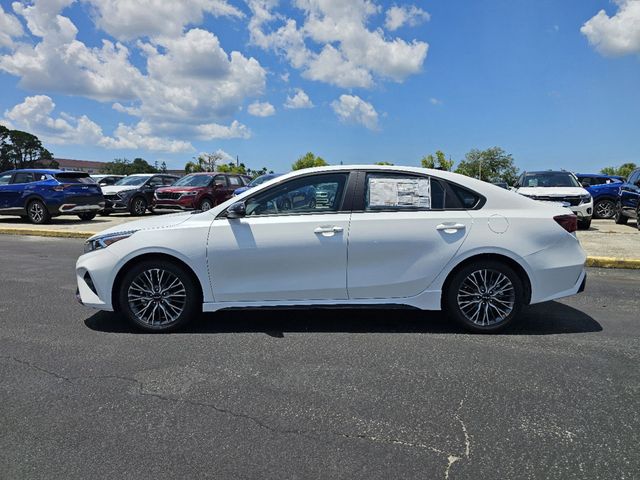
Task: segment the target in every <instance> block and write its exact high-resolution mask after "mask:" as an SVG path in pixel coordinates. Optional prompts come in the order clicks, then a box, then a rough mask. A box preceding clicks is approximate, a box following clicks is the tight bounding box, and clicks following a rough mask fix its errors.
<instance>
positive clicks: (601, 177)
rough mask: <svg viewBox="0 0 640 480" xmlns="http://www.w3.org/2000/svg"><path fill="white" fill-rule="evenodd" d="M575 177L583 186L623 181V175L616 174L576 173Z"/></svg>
mask: <svg viewBox="0 0 640 480" xmlns="http://www.w3.org/2000/svg"><path fill="white" fill-rule="evenodd" d="M576 178H577V179H578V182H580V185H582V186H583V187H585V188H586V187H592V186H595V185H606V184H609V183H613V182H624V177H620V176H618V175H605V174H604V173H576Z"/></svg>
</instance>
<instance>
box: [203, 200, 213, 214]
mask: <svg viewBox="0 0 640 480" xmlns="http://www.w3.org/2000/svg"><path fill="white" fill-rule="evenodd" d="M211 208H213V205H212V204H211V202H210V201H209V200H203V201H202V203H200V210H202V211H203V212H206V211H207V210H211Z"/></svg>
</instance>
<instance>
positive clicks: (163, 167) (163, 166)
mask: <svg viewBox="0 0 640 480" xmlns="http://www.w3.org/2000/svg"><path fill="white" fill-rule="evenodd" d="M160 173H167V162H162V163H161V164H160Z"/></svg>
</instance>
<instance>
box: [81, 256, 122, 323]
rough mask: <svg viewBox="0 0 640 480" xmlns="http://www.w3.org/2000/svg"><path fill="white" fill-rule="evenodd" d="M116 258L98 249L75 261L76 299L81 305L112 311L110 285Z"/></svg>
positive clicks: (116, 261)
mask: <svg viewBox="0 0 640 480" xmlns="http://www.w3.org/2000/svg"><path fill="white" fill-rule="evenodd" d="M117 263H118V259H117V258H116V257H115V256H114V255H113V254H112V253H111V252H109V251H108V249H100V250H96V251H94V252H89V253H85V254H84V255H82V256H80V258H78V261H77V262H76V284H77V292H76V299H77V300H78V302H80V303H81V304H82V305H85V306H87V307H91V308H96V309H98V310H107V311H113V305H112V303H111V287H112V284H113V277H114V276H115V273H114V270H115V269H116V265H117Z"/></svg>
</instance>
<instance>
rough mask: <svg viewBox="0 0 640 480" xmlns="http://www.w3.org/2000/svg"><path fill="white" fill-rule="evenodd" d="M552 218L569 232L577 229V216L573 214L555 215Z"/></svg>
mask: <svg viewBox="0 0 640 480" xmlns="http://www.w3.org/2000/svg"><path fill="white" fill-rule="evenodd" d="M553 219H554V220H555V221H556V222H557V223H558V225H560V226H561V227H562V228H564V229H565V230H566V231H567V232H569V233H573V232H575V231H576V230H578V217H577V216H575V215H556V216H555V217H553Z"/></svg>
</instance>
